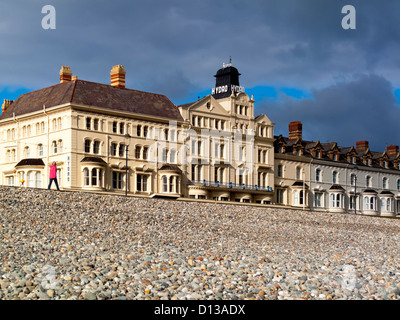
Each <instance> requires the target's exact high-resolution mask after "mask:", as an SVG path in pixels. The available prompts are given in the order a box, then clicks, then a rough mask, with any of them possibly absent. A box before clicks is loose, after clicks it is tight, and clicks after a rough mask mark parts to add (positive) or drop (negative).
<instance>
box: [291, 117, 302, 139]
mask: <svg viewBox="0 0 400 320" xmlns="http://www.w3.org/2000/svg"><path fill="white" fill-rule="evenodd" d="M302 136H303V125H302V123H301V122H300V121H292V122H290V123H289V139H302Z"/></svg>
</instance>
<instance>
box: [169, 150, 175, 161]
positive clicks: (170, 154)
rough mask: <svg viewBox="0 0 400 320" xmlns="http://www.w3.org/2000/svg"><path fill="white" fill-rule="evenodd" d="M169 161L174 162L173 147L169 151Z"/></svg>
mask: <svg viewBox="0 0 400 320" xmlns="http://www.w3.org/2000/svg"><path fill="white" fill-rule="evenodd" d="M169 162H170V163H176V151H175V150H173V149H172V150H171V151H170V152H169Z"/></svg>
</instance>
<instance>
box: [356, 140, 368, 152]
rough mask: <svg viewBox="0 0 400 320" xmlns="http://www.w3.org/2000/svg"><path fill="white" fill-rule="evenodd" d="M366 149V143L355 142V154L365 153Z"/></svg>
mask: <svg viewBox="0 0 400 320" xmlns="http://www.w3.org/2000/svg"><path fill="white" fill-rule="evenodd" d="M368 148H369V143H368V141H357V142H356V151H357V152H363V151H366V150H367V149H368Z"/></svg>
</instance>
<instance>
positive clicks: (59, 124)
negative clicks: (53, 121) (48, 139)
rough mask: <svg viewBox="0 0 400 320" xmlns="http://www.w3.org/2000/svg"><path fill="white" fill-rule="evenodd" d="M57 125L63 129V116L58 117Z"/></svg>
mask: <svg viewBox="0 0 400 320" xmlns="http://www.w3.org/2000/svg"><path fill="white" fill-rule="evenodd" d="M57 125H58V129H59V130H61V129H62V122H61V118H58V119H57Z"/></svg>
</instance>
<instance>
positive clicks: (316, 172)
mask: <svg viewBox="0 0 400 320" xmlns="http://www.w3.org/2000/svg"><path fill="white" fill-rule="evenodd" d="M315 181H317V182H320V181H321V169H317V170H315Z"/></svg>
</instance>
